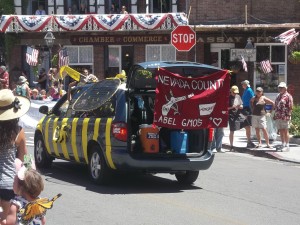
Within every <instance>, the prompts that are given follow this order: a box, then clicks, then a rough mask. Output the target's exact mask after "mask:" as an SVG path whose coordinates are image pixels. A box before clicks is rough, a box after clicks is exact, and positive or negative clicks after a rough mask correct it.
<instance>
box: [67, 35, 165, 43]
mask: <svg viewBox="0 0 300 225" xmlns="http://www.w3.org/2000/svg"><path fill="white" fill-rule="evenodd" d="M70 41H71V43H72V44H73V45H108V44H169V43H170V35H167V34H166V35H164V34H147V35H89V36H84V35H76V36H71V38H70Z"/></svg>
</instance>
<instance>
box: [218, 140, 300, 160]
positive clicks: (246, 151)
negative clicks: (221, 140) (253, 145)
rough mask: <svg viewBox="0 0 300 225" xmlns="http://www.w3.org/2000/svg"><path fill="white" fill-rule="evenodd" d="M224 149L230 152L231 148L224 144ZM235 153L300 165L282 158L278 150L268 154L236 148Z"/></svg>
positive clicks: (262, 151)
mask: <svg viewBox="0 0 300 225" xmlns="http://www.w3.org/2000/svg"><path fill="white" fill-rule="evenodd" d="M222 147H223V148H224V149H227V150H230V146H229V145H227V144H223V145H222ZM234 151H235V152H239V153H246V154H249V155H253V156H257V157H264V158H268V159H277V160H279V161H284V162H291V163H299V164H300V161H295V160H290V159H286V158H283V157H282V156H280V155H279V154H277V153H276V150H274V151H272V150H271V151H268V152H266V151H264V150H250V149H248V148H242V147H234Z"/></svg>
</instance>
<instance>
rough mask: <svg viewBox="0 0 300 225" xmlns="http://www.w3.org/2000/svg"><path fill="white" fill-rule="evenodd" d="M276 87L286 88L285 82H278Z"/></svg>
mask: <svg viewBox="0 0 300 225" xmlns="http://www.w3.org/2000/svg"><path fill="white" fill-rule="evenodd" d="M278 87H282V88H286V83H285V82H280V83H279V85H278Z"/></svg>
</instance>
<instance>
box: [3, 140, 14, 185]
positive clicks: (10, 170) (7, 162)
mask: <svg viewBox="0 0 300 225" xmlns="http://www.w3.org/2000/svg"><path fill="white" fill-rule="evenodd" d="M16 153H17V147H16V146H15V144H14V145H13V146H11V147H4V146H0V189H9V190H12V189H13V182H14V177H15V175H16V171H15V159H16Z"/></svg>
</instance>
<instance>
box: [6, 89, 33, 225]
mask: <svg viewBox="0 0 300 225" xmlns="http://www.w3.org/2000/svg"><path fill="white" fill-rule="evenodd" d="M29 108H30V101H29V99H27V98H25V97H22V96H17V97H16V96H14V94H13V92H12V91H11V90H9V89H2V90H0V134H1V135H0V165H2V166H1V167H0V207H2V209H3V212H2V214H1V219H0V222H1V221H3V220H4V219H6V216H7V214H8V211H9V206H10V200H11V199H13V198H14V191H13V181H14V177H15V173H16V172H15V164H14V161H15V158H16V157H17V158H19V159H20V160H22V161H23V159H24V155H25V154H26V153H27V149H26V139H25V132H24V130H23V128H22V127H20V126H19V118H20V117H21V116H23V115H24V114H25V113H26V112H27V111H28V110H29ZM3 165H4V166H3Z"/></svg>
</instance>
